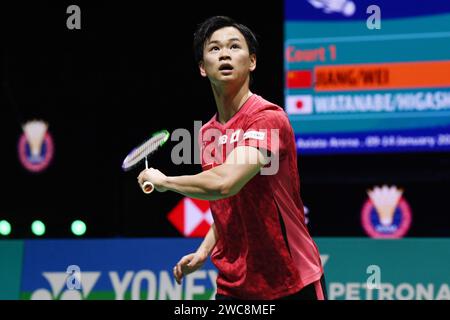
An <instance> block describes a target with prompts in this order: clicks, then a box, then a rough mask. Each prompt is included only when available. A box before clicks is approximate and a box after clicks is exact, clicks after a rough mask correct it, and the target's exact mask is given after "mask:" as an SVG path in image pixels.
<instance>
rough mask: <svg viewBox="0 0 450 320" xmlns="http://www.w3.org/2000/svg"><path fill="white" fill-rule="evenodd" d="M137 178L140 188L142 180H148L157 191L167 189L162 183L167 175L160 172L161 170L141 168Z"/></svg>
mask: <svg viewBox="0 0 450 320" xmlns="http://www.w3.org/2000/svg"><path fill="white" fill-rule="evenodd" d="M137 179H138V183H139V185H140V186H141V188H142V186H143V184H144V182H145V181H148V182H151V183H153V185H154V186H155V189H156V191H159V192H165V191H167V188H166V187H164V183H165V181H166V179H167V176H166V175H165V174H164V173H162V172H161V171H159V170H158V169H153V168H150V169H145V170H142V171H141V173H140V174H139V176H138V178H137Z"/></svg>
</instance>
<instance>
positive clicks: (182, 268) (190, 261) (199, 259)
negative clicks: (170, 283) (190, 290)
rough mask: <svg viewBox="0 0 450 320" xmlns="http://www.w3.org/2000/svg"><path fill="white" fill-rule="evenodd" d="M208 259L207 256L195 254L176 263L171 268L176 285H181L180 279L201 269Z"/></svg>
mask: <svg viewBox="0 0 450 320" xmlns="http://www.w3.org/2000/svg"><path fill="white" fill-rule="evenodd" d="M207 258H208V255H207V254H203V253H201V252H198V251H197V252H195V253H191V254H188V255H185V256H184V257H183V258H181V259H180V261H178V263H177V264H176V265H175V267H173V275H174V277H175V280H176V281H177V283H178V284H181V279H182V278H183V277H184V276H185V275H188V274H189V273H192V272H194V271H196V270H198V269H200V268H201V267H202V265H203V264H204V263H205V261H206V259H207Z"/></svg>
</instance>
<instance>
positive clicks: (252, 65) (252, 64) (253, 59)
mask: <svg viewBox="0 0 450 320" xmlns="http://www.w3.org/2000/svg"><path fill="white" fill-rule="evenodd" d="M255 69H256V54H254V53H252V54H251V55H250V68H249V70H250V72H252V71H253V70H255Z"/></svg>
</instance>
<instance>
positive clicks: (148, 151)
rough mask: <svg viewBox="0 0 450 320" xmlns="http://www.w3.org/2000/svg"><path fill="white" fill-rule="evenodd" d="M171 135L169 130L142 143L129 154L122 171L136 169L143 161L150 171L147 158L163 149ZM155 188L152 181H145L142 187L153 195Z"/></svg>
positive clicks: (155, 134)
mask: <svg viewBox="0 0 450 320" xmlns="http://www.w3.org/2000/svg"><path fill="white" fill-rule="evenodd" d="M169 136H170V133H169V132H168V131H167V130H161V131H158V132H155V133H154V134H153V135H152V136H151V137H150V138H149V139H147V140H146V141H144V142H143V143H141V144H140V145H139V146H137V147H136V148H134V149H133V150H131V151H130V153H128V155H127V156H126V158H125V160H123V163H122V169H123V170H124V171H129V170H131V169H133V168H134V167H136V166H137V165H138V164H139V163H140V162H141V161H143V160H144V161H145V169H148V160H147V158H148V157H149V156H151V155H152V154H153V153H155V152H156V151H157V150H158V149H159V148H161V147H162V146H163V145H164V144H165V143H166V141H167V140H168V139H169ZM154 189H155V186H154V185H153V183H151V182H150V181H145V182H144V183H143V185H142V190H143V191H144V193H152V192H153V190H154Z"/></svg>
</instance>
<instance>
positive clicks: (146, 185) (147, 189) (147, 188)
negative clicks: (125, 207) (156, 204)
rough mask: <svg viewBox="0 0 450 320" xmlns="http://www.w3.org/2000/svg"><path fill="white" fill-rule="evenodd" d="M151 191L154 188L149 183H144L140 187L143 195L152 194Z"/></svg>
mask: <svg viewBox="0 0 450 320" xmlns="http://www.w3.org/2000/svg"><path fill="white" fill-rule="evenodd" d="M153 190H155V186H154V185H153V183H151V182H149V181H145V182H144V184H143V185H142V191H144V193H147V194H148V193H152V192H153Z"/></svg>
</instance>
